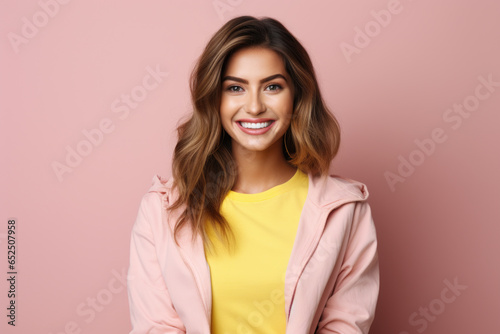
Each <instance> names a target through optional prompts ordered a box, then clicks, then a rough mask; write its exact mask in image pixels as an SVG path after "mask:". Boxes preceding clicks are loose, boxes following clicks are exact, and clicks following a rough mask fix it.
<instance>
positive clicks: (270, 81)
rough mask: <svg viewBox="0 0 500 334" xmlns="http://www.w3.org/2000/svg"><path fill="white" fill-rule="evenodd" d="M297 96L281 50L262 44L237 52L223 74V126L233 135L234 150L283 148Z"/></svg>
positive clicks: (221, 109) (221, 108)
mask: <svg viewBox="0 0 500 334" xmlns="http://www.w3.org/2000/svg"><path fill="white" fill-rule="evenodd" d="M293 96H294V91H293V84H292V82H291V78H290V76H289V75H288V74H287V72H286V70H285V65H284V63H283V60H282V59H281V57H280V56H279V54H278V53H276V52H275V51H273V50H270V49H267V48H262V47H254V48H244V49H241V50H238V51H237V52H235V53H234V54H233V55H232V56H231V57H230V58H229V60H228V63H227V67H226V71H225V73H223V76H222V96H221V104H220V116H221V120H222V126H223V128H224V130H226V132H227V133H228V134H229V135H230V136H231V138H232V149H233V153H234V152H235V150H240V151H242V152H243V151H266V150H273V149H274V150H276V151H277V152H281V144H282V142H281V139H282V137H283V135H284V134H285V131H286V130H287V129H288V127H289V126H290V120H291V116H292V111H293ZM278 147H279V148H278Z"/></svg>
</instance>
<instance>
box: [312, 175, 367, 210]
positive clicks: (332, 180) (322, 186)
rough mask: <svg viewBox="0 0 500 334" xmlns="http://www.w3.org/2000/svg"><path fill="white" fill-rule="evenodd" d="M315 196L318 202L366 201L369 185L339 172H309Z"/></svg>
mask: <svg viewBox="0 0 500 334" xmlns="http://www.w3.org/2000/svg"><path fill="white" fill-rule="evenodd" d="M309 181H310V183H311V187H310V188H309V189H310V191H311V192H312V195H313V197H314V198H315V199H316V202H317V203H318V204H320V205H321V204H325V203H331V202H333V201H339V200H342V201H364V200H366V199H367V198H368V196H369V192H368V187H367V186H366V184H364V183H363V182H360V181H358V180H355V179H351V178H348V177H346V176H342V175H339V174H333V173H328V174H326V175H312V174H309Z"/></svg>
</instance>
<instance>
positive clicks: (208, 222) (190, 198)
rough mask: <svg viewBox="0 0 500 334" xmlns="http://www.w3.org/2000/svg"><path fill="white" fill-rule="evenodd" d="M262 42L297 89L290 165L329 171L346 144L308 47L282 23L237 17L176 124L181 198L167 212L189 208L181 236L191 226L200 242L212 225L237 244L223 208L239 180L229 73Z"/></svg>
mask: <svg viewBox="0 0 500 334" xmlns="http://www.w3.org/2000/svg"><path fill="white" fill-rule="evenodd" d="M248 47H263V48H268V49H270V50H273V51H275V52H277V53H278V54H279V55H280V56H281V57H282V59H283V63H284V65H285V69H286V71H287V73H288V75H289V76H290V78H291V80H292V83H293V86H294V99H293V112H292V118H291V124H290V127H289V128H288V129H287V131H286V133H285V136H284V140H286V146H285V142H284V143H283V154H284V156H285V159H286V160H287V161H288V163H290V164H291V165H294V166H296V167H297V168H299V169H300V170H302V171H303V172H305V173H311V174H315V175H316V174H320V175H327V174H328V170H329V166H330V162H331V160H332V159H333V158H334V157H335V155H336V154H337V152H338V149H339V145H340V126H339V124H338V122H337V120H336V118H335V117H334V116H333V115H332V114H331V112H330V111H329V110H328V108H327V106H326V104H325V103H324V101H323V99H322V97H321V94H320V90H319V87H318V83H317V80H316V75H315V72H314V68H313V65H312V62H311V59H310V58H309V55H308V54H307V52H306V50H305V49H304V47H303V46H302V45H301V44H300V43H299V42H298V41H297V39H296V38H295V37H294V36H293V35H292V34H291V33H290V32H289V31H288V30H287V29H286V28H285V27H284V26H283V25H282V24H281V23H280V22H278V21H277V20H275V19H272V18H260V19H258V18H255V17H252V16H240V17H236V18H234V19H232V20H230V21H228V22H227V23H226V24H224V25H223V26H222V28H220V29H219V30H218V31H217V32H216V33H215V34H214V35H213V36H212V38H211V39H210V41H209V42H208V44H207V46H206V47H205V50H204V51H203V53H202V54H201V56H200V58H199V59H198V61H197V63H196V65H195V67H194V69H193V71H192V73H191V80H190V89H191V99H192V106H193V112H192V114H191V115H190V117H189V118H188V119H187V120H186V121H184V122H183V123H182V124H180V125H179V126H178V128H177V132H178V142H177V144H176V146H175V150H174V156H173V162H172V177H173V188H174V189H176V191H177V194H178V197H177V198H176V200H175V202H174V203H172V204H171V205H170V206H169V207H168V210H169V211H171V210H174V209H178V208H180V207H183V208H184V209H183V211H182V213H181V214H180V215H179V216H178V219H177V221H176V224H175V227H174V239H175V240H176V242H177V234H178V232H179V231H180V229H181V228H182V227H183V226H184V225H186V224H188V225H189V226H190V227H191V229H192V231H193V234H192V235H193V240H194V239H195V238H196V236H197V235H201V237H202V239H203V242H204V243H205V245H208V246H209V249H211V246H213V244H212V242H211V240H210V238H209V237H208V234H207V231H208V230H207V229H208V228H210V227H211V228H213V230H214V231H215V233H216V235H217V236H218V238H219V239H220V240H221V241H225V242H226V245H227V246H230V244H231V242H230V241H231V239H233V238H234V235H233V234H232V232H231V230H230V227H229V225H228V223H227V221H226V220H225V218H224V217H223V216H222V215H221V214H220V213H219V209H220V206H221V204H222V202H223V200H224V198H225V196H226V194H227V193H228V192H229V190H231V188H232V187H233V185H234V182H235V180H236V174H237V171H236V170H237V169H236V163H235V161H234V159H233V157H232V154H231V137H230V136H229V135H228V134H227V133H225V130H224V129H223V127H222V124H221V118H220V112H219V107H220V100H221V93H222V76H223V75H224V72H225V68H226V65H227V63H228V60H229V58H230V57H231V55H232V54H234V53H235V52H236V51H238V50H240V49H242V48H248Z"/></svg>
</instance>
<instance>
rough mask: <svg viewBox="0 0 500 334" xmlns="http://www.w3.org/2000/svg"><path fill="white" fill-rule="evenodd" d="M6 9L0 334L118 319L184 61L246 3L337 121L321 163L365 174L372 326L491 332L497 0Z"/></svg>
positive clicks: (165, 166)
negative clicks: (374, 277)
mask: <svg viewBox="0 0 500 334" xmlns="http://www.w3.org/2000/svg"><path fill="white" fill-rule="evenodd" d="M0 6H1V13H2V14H1V15H2V19H1V21H0V29H1V31H0V35H1V36H3V37H2V38H1V40H0V43H1V48H0V52H1V62H0V66H1V73H2V75H1V79H0V84H1V87H0V94H1V96H0V97H1V98H0V106H1V114H0V115H1V119H0V136H1V140H0V145H1V154H2V167H1V168H2V173H0V189H1V191H0V193H1V198H0V202H1V206H0V211H1V215H0V217H1V219H2V223H1V224H0V243H1V245H0V249H1V252H2V254H4V255H2V256H1V258H2V260H1V261H2V264H1V268H2V273H1V275H2V277H6V276H7V274H6V272H7V262H6V261H7V254H6V252H7V251H6V248H7V226H8V223H7V220H8V218H10V217H13V218H15V219H16V220H17V234H16V236H17V239H16V240H17V246H18V252H17V254H16V256H17V257H16V264H15V266H16V267H15V270H17V271H18V275H17V280H16V292H17V298H16V306H17V307H16V316H17V317H16V328H12V327H11V326H8V325H7V320H8V319H7V318H6V316H5V315H6V313H7V310H6V307H8V303H9V299H8V297H7V291H8V290H9V287H8V284H7V283H8V282H7V280H6V279H5V278H2V279H1V280H0V282H1V283H0V296H1V297H0V304H1V309H2V310H3V311H1V319H2V321H1V324H0V331H1V332H2V333H40V334H49V333H51V334H60V333H97V334H100V333H127V332H128V331H129V329H130V324H129V318H128V316H129V314H128V301H127V295H126V291H125V288H124V284H123V279H124V276H123V272H124V271H125V270H126V268H127V266H128V247H129V236H130V229H131V227H132V224H133V223H134V220H135V216H136V214H137V210H138V205H139V201H140V198H141V197H142V195H143V194H144V193H145V191H146V190H147V189H148V187H149V185H150V182H151V179H152V177H153V175H154V174H156V173H158V174H160V175H164V176H169V175H170V161H171V160H170V158H171V153H172V150H173V146H174V143H175V133H174V132H173V130H174V129H175V126H176V123H177V122H178V120H179V118H180V117H181V116H183V115H185V114H186V113H187V112H188V111H189V108H190V107H189V95H188V75H189V73H190V71H191V68H192V66H193V64H194V62H195V60H196V58H197V57H198V55H199V54H200V52H201V50H202V48H203V47H204V44H205V43H206V42H207V40H208V38H209V36H211V34H212V33H213V32H215V31H216V30H217V29H218V28H219V27H220V26H221V25H222V24H223V23H224V22H225V21H227V20H228V19H229V18H231V17H233V16H237V15H243V14H250V15H256V16H264V15H265V16H271V17H275V18H277V19H279V20H281V21H282V22H283V23H284V24H285V25H286V26H287V27H289V29H290V30H291V31H292V32H293V33H294V34H295V35H296V36H297V37H298V38H299V39H300V40H301V41H302V42H303V44H304V45H305V47H306V48H307V49H308V51H309V53H310V55H311V57H312V58H313V61H314V64H315V67H316V69H317V73H318V77H319V80H320V85H321V88H322V91H323V93H324V96H325V99H326V100H327V102H328V104H329V105H330V106H331V108H332V110H333V111H334V113H335V114H336V116H337V117H338V118H339V120H340V122H341V125H342V130H343V142H342V147H341V151H340V154H339V156H338V157H337V158H336V159H335V160H334V163H333V165H332V171H333V170H334V171H335V173H337V174H341V175H344V176H346V177H350V178H353V179H358V180H360V181H362V182H365V183H366V184H367V185H368V189H369V191H370V194H371V197H370V203H371V206H372V210H373V214H374V219H375V223H376V226H377V232H378V236H379V243H380V247H379V252H380V261H381V262H380V263H381V279H382V283H381V292H380V300H379V305H378V310H377V315H376V320H375V323H374V325H373V330H372V333H376V334H415V333H426V334H443V333H456V334H461V333H486V334H490V333H499V332H500V317H499V316H498V312H499V311H500V288H499V282H500V266H499V265H498V263H499V260H498V255H499V254H500V243H499V242H498V238H499V233H500V227H499V226H500V224H499V216H500V212H499V200H500V192H499V186H500V177H499V176H498V171H499V170H500V159H499V155H498V148H497V146H498V144H499V134H498V133H499V132H498V124H499V123H500V116H499V106H500V83H499V82H500V62H499V59H500V43H499V41H500V20H498V15H499V13H500V2H498V1H494V0H483V1H465V0H461V1H457V0H455V1H451V0H443V1H439V2H437V1H423V0H420V1H410V0H401V1H397V0H376V1H348V0H342V1H318V0H316V1H298V0H295V1H261V0H259V1H255V0H254V1H250V0H217V1H213V0H204V1H201V0H198V1H189V2H188V1H179V0H177V1H165V0H161V1H160V0H155V1H147V2H139V1H123V0H121V1H118V0H108V1H97V0H87V1H68V0H65V1H63V0H57V2H56V0H41V1H35V0H29V1H22V2H21V1H14V0H11V1H2V3H1V5H0ZM47 13H48V14H47ZM384 14H385V15H384ZM387 14H389V15H387ZM151 73H155V74H151ZM488 81H489V82H490V83H488ZM130 94H132V96H133V98H132V100H131V101H129V102H126V100H125V99H126V98H127V95H129V96H130ZM127 103H128V104H127ZM460 108H461V109H460ZM97 129H99V130H97ZM85 133H86V134H85ZM87 137H91V138H92V139H91V140H90V139H87ZM73 150H77V151H79V152H80V154H79V158H78V157H76V156H74V155H71V154H69V153H68V152H72V151H73ZM67 159H68V161H66V160H67ZM58 164H59V165H58ZM53 165H58V166H59V168H63V169H61V170H60V172H59V174H58V173H56V172H55V170H54V167H53ZM63 165H64V166H65V167H63ZM388 180H389V181H388ZM450 286H452V288H450Z"/></svg>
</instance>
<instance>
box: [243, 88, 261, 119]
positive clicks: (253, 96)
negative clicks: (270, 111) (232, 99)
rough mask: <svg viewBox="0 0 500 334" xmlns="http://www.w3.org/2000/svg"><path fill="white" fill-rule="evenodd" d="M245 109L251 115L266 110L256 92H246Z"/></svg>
mask: <svg viewBox="0 0 500 334" xmlns="http://www.w3.org/2000/svg"><path fill="white" fill-rule="evenodd" d="M245 109H246V112H247V113H249V114H251V115H258V114H260V113H262V112H264V111H266V107H265V105H264V101H262V97H261V96H260V94H259V93H258V92H250V93H248V95H247V101H246V106H245Z"/></svg>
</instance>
